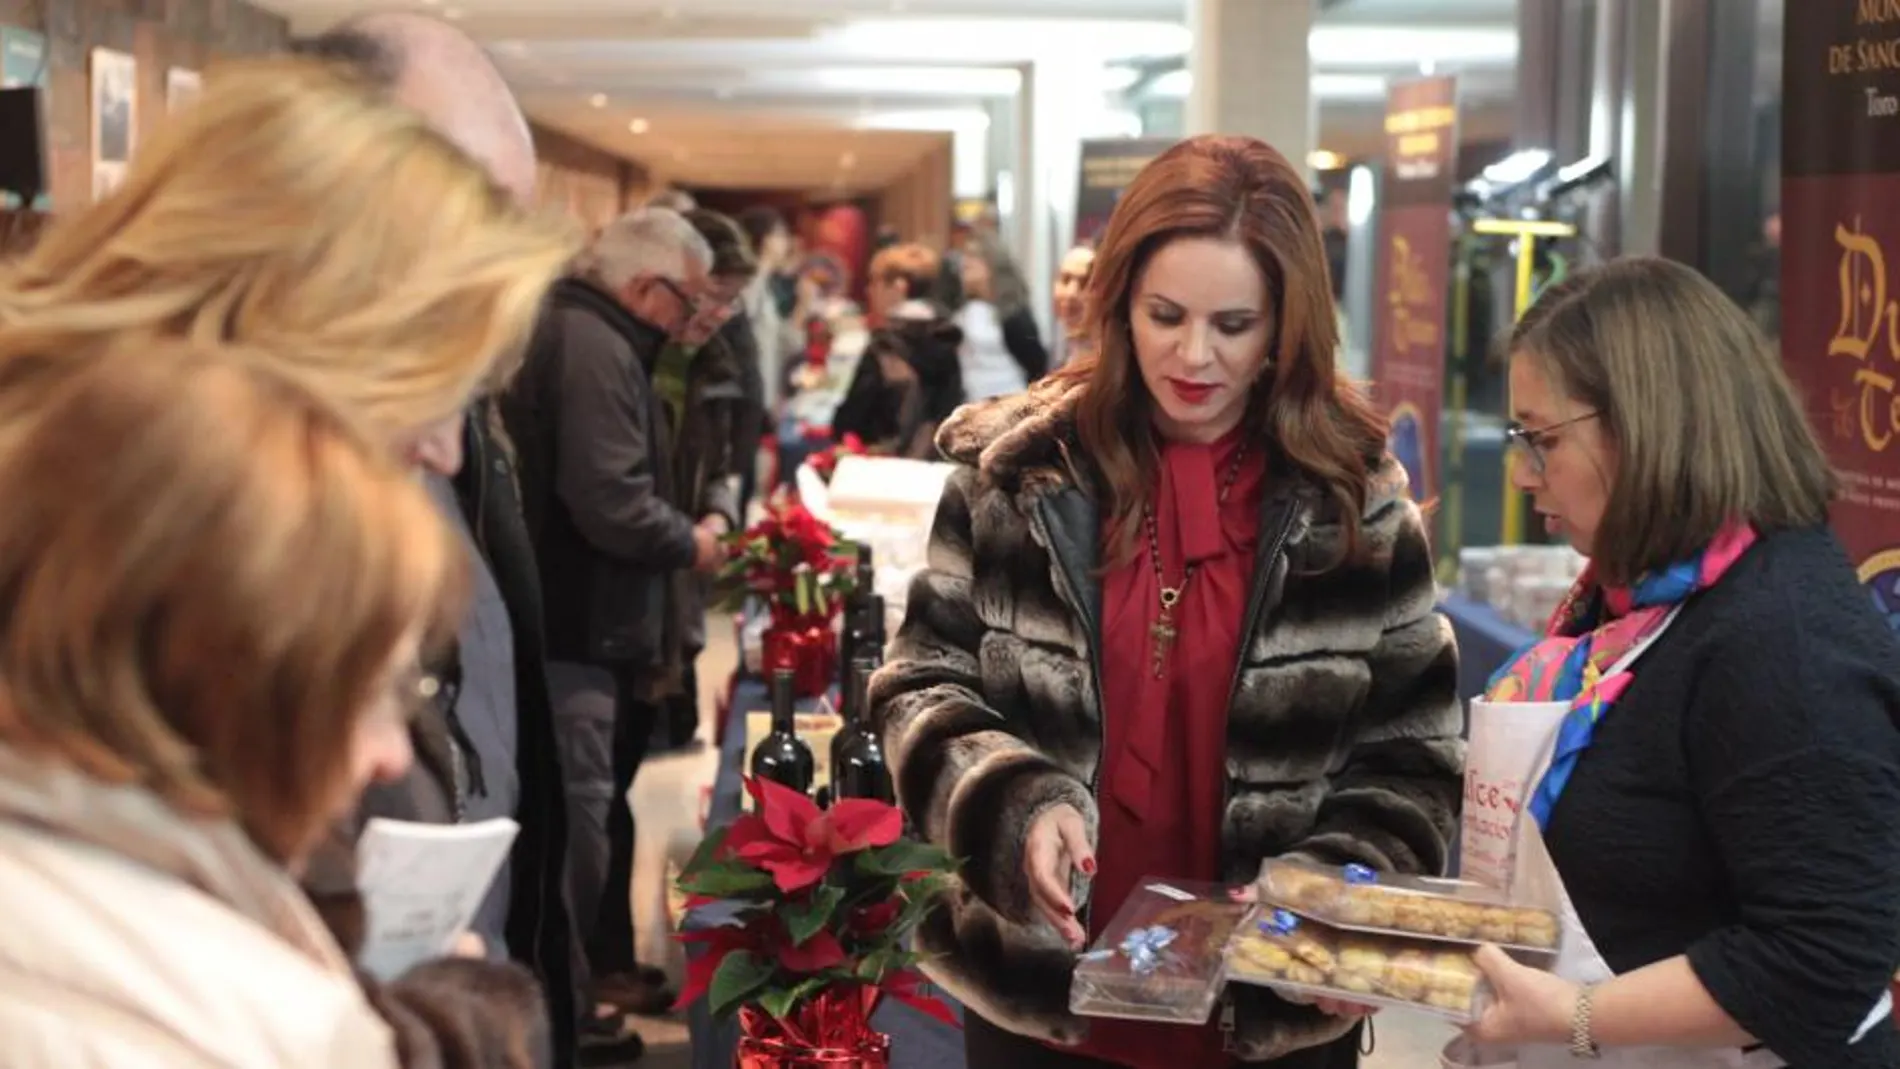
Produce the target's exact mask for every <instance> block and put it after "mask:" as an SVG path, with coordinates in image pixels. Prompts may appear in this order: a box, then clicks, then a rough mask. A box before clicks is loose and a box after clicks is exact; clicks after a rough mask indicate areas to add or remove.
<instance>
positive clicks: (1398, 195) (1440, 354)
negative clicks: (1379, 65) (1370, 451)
mask: <svg viewBox="0 0 1900 1069" xmlns="http://www.w3.org/2000/svg"><path fill="white" fill-rule="evenodd" d="M1385 143H1386V151H1385V180H1384V185H1383V189H1382V190H1381V191H1380V207H1381V212H1380V225H1379V265H1378V283H1377V287H1376V289H1375V290H1374V292H1375V293H1377V294H1378V295H1379V296H1378V298H1377V299H1376V300H1375V301H1374V303H1373V331H1372V334H1373V346H1372V379H1373V394H1374V396H1375V397H1376V398H1377V399H1378V401H1379V403H1380V404H1381V405H1382V406H1383V407H1384V408H1385V410H1386V414H1387V416H1388V417H1389V418H1390V419H1391V421H1392V442H1391V448H1392V453H1393V455H1394V456H1396V457H1398V458H1399V461H1400V462H1401V463H1403V464H1404V465H1405V471H1406V474H1408V475H1410V476H1411V480H1412V496H1413V497H1414V498H1416V499H1417V500H1419V501H1427V500H1430V499H1431V498H1432V497H1433V496H1434V495H1435V494H1437V493H1438V479H1437V469H1438V421H1439V410H1440V408H1441V407H1442V405H1443V401H1444V393H1445V310H1446V305H1447V301H1448V298H1447V295H1446V290H1447V286H1448V284H1449V281H1450V276H1451V197H1452V185H1453V183H1454V182H1455V181H1456V179H1457V170H1458V168H1457V163H1458V83H1457V81H1456V80H1455V79H1453V78H1450V77H1437V78H1421V79H1418V80H1415V81H1407V82H1397V83H1394V84H1393V86H1392V90H1391V92H1390V94H1389V95H1388V96H1387V98H1386V112H1385Z"/></svg>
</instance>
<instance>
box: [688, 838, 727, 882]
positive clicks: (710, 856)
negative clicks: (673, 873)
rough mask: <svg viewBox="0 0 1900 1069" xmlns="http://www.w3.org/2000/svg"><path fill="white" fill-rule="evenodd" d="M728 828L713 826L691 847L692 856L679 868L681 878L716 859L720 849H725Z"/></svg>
mask: <svg viewBox="0 0 1900 1069" xmlns="http://www.w3.org/2000/svg"><path fill="white" fill-rule="evenodd" d="M728 830H729V829H728V828H726V827H724V826H722V827H718V828H714V829H713V830H712V831H710V832H708V833H707V834H706V837H705V838H704V839H701V840H700V841H699V845H698V846H697V847H695V848H694V849H693V856H692V857H690V858H688V859H687V860H686V865H685V867H684V868H682V869H680V876H681V878H682V879H684V878H685V877H687V876H691V875H693V874H694V873H696V872H698V871H699V870H700V869H702V868H705V867H706V866H707V865H710V864H712V863H713V862H714V861H716V860H718V858H719V855H720V851H722V850H724V849H725V846H726V832H727V831H728Z"/></svg>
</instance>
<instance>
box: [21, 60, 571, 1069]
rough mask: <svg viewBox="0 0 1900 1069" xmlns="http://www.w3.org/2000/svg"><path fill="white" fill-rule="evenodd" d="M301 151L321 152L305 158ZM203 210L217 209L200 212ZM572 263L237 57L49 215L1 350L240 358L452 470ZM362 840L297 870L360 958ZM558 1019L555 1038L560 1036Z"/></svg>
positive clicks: (364, 110) (347, 76)
mask: <svg viewBox="0 0 1900 1069" xmlns="http://www.w3.org/2000/svg"><path fill="white" fill-rule="evenodd" d="M312 145H324V146H326V149H325V151H324V152H322V153H318V154H316V155H315V156H313V155H312V153H311V150H310V146H312ZM207 202H215V203H219V204H221V205H224V207H223V208H222V210H220V211H219V212H216V213H206V212H203V211H201V210H199V208H198V206H199V205H202V204H204V203H207ZM571 253H572V246H571V245H570V243H569V240H568V239H567V237H566V236H565V235H563V234H562V233H560V232H559V231H557V230H552V229H549V228H548V227H547V226H546V224H545V223H543V222H542V221H540V220H537V219H534V218H531V217H530V216H529V214H528V213H526V212H525V211H523V209H522V208H521V206H520V205H519V204H518V203H517V202H516V201H515V200H514V199H513V198H511V197H509V196H508V195H507V194H506V193H505V192H503V191H502V190H500V189H499V188H497V187H496V185H495V184H494V182H493V181H492V180H491V178H490V177H489V175H487V174H485V173H483V171H482V170H481V169H480V168H478V167H477V166H476V165H474V164H473V162H472V161H471V159H470V157H469V155H468V154H467V153H465V152H463V151H461V150H460V149H458V148H457V147H456V146H455V145H454V144H451V143H450V142H449V141H448V140H447V139H445V138H444V137H443V136H442V135H441V134H440V133H439V132H438V131H437V130H436V129H434V128H432V127H431V126H430V125H429V124H428V123H427V122H426V121H425V120H424V119H423V118H422V117H421V116H420V115H419V114H417V113H416V112H414V111H412V110H409V109H406V108H401V107H397V106H394V105H393V103H392V102H391V101H390V100H389V99H388V96H387V93H386V92H385V91H384V90H383V89H382V88H381V87H379V86H377V85H375V84H374V83H372V82H370V81H367V80H365V79H363V78H362V77H360V76H359V75H357V74H356V73H355V72H353V71H349V70H346V69H343V68H341V67H339V66H338V65H336V64H334V63H331V62H327V61H325V62H319V61H313V60H309V59H277V60H271V61H265V62H250V63H234V64H230V65H225V66H222V67H221V68H220V69H219V71H218V72H216V73H215V75H214V76H213V77H212V78H211V79H209V80H208V82H207V88H206V93H205V95H204V96H203V98H201V100H200V101H199V102H198V103H197V104H195V105H194V106H193V107H192V108H191V109H190V110H188V111H186V112H184V113H181V114H180V115H179V116H178V117H176V118H175V119H174V120H173V121H172V122H170V123H168V124H166V126H165V128H164V130H163V131H162V132H161V133H160V134H159V135H158V136H156V137H155V138H154V139H153V140H152V141H151V143H149V144H147V145H146V146H144V147H143V148H142V150H141V152H140V154H139V158H138V159H137V160H136V161H135V162H134V163H133V165H132V168H131V170H130V171H129V173H128V175H127V179H126V182H125V184H124V185H122V186H121V187H120V188H119V190H117V191H116V192H115V193H114V194H113V195H112V196H109V197H107V198H106V199H104V200H102V201H100V202H99V203H96V204H94V205H92V206H90V207H87V208H85V209H83V210H80V211H77V212H73V213H68V214H65V215H62V216H61V218H60V219H59V220H58V221H57V222H56V223H55V224H54V225H53V226H52V227H51V228H50V229H49V230H48V231H47V232H46V234H45V235H43V237H42V238H41V240H40V241H39V242H38V243H37V244H36V246H35V247H34V248H33V250H32V251H31V252H30V253H29V254H27V255H25V256H24V257H22V258H21V259H19V260H18V261H17V262H15V263H12V264H9V265H7V266H6V267H5V268H3V269H0V338H5V339H6V340H7V342H8V344H10V345H13V346H17V347H19V348H21V349H26V350H32V351H35V352H39V353H43V354H49V355H56V356H62V357H64V356H72V357H79V356H82V355H83V354H86V353H88V352H90V351H92V350H94V349H96V348H97V347H99V346H100V345H101V344H103V343H104V342H106V341H108V340H110V339H113V338H116V337H118V336H120V335H132V336H136V337H141V338H157V337H167V336H172V337H183V336H189V337H192V338H197V339H205V340H208V341H229V342H232V343H237V344H241V345H242V346H244V348H243V350H242V351H243V352H244V353H246V354H249V355H251V356H254V357H256V358H258V359H270V360H275V361H279V362H282V363H283V364H284V365H285V367H286V368H287V369H288V371H289V372H290V373H293V374H295V375H296V376H298V377H300V378H301V379H303V380H305V381H307V382H308V383H309V384H310V385H311V386H312V387H313V388H316V389H318V390H320V391H321V392H322V393H323V394H324V395H325V396H326V397H329V398H332V399H334V401H335V402H336V403H337V404H338V405H339V406H341V407H343V408H344V409H346V410H347V411H348V412H350V413H351V414H352V415H353V417H355V418H358V419H360V420H362V421H364V422H365V424H366V425H367V426H368V427H369V428H370V430H371V431H372V432H373V433H375V434H376V435H378V436H379V439H380V440H381V441H383V442H384V443H385V444H386V445H387V447H388V448H389V449H390V450H391V451H392V452H393V453H394V454H395V455H396V456H398V457H399V458H401V459H402V461H403V462H404V463H406V464H410V465H413V466H417V467H422V468H427V467H429V466H430V465H432V464H439V463H441V462H442V458H443V457H445V456H448V455H459V448H458V447H457V444H456V442H457V439H456V435H458V434H459V427H460V413H461V411H462V410H463V409H464V408H465V406H466V405H467V404H468V403H469V400H470V398H471V397H472V396H474V395H475V394H477V393H478V392H480V391H482V390H484V389H487V388H489V387H490V386H491V385H492V384H493V383H494V382H495V381H497V380H498V379H499V378H501V377H505V375H506V374H507V373H508V371H509V367H510V360H509V359H508V357H509V355H510V354H513V353H518V352H519V349H520V345H521V341H522V339H523V338H524V337H525V336H526V334H527V332H528V330H529V328H530V326H531V324H532V322H533V317H534V315H535V312H536V310H537V308H538V306H539V302H540V298H541V294H542V292H543V290H544V289H545V287H546V285H547V284H548V282H549V280H551V279H552V278H553V277H554V275H555V273H556V272H557V271H558V270H559V269H560V267H561V265H562V264H563V263H564V262H565V261H566V260H567V259H568V257H569V256H570V255H571ZM444 439H446V440H447V443H446V444H444ZM353 827H354V822H349V826H348V827H344V826H342V825H339V827H338V828H337V829H334V830H335V831H336V833H337V834H335V835H333V836H332V838H331V839H329V840H326V841H325V842H324V843H322V844H320V845H319V847H318V848H317V849H316V850H315V851H313V853H312V854H311V856H310V858H309V864H308V865H306V866H305V869H304V873H303V875H304V879H305V886H306V890H307V891H309V892H311V894H312V897H313V899H314V900H315V901H316V902H317V903H318V905H319V906H320V908H321V909H322V911H323V914H324V917H325V919H326V921H328V922H330V923H331V924H332V925H333V926H334V929H335V930H336V932H337V935H338V938H339V940H340V941H341V942H342V943H343V944H344V946H345V949H346V950H349V951H351V952H352V953H353V952H354V949H355V947H356V945H357V944H358V943H359V942H360V940H361V936H362V915H361V914H362V911H361V903H360V900H359V899H358V898H357V895H356V889H355V878H354V865H353V842H354V836H353V831H352V829H353ZM557 919H558V915H557ZM537 964H538V963H537ZM560 968H561V970H562V971H558V972H549V973H547V974H545V975H544V976H543V977H542V978H543V980H544V981H545V982H546V987H547V990H548V992H549V998H550V1000H554V999H557V998H558V997H559V992H562V991H564V990H566V986H565V982H564V978H565V968H566V966H565V964H563V965H561V966H560ZM391 1012H392V1013H393V1012H396V1011H395V1010H394V1009H392V1010H391ZM417 1019H418V1020H428V1021H432V1022H449V1021H453V1020H455V1017H454V1016H453V1015H451V1014H444V1013H441V1012H437V1011H429V1012H428V1013H425V1014H423V1015H421V1016H420V1017H418V1018H417ZM561 1019H562V1018H561V1016H560V1015H559V1014H558V1013H557V1014H556V1015H555V1016H554V1018H553V1020H554V1021H555V1022H556V1023H557V1025H556V1040H557V1043H558V1042H559V1035H560V1034H561V1033H562V1032H564V1031H570V1030H569V1029H563V1028H561V1027H559V1022H560V1021H561ZM453 1045H455V1046H458V1047H461V1046H466V1045H467V1044H466V1041H464V1040H455V1041H453Z"/></svg>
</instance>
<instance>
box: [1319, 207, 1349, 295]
mask: <svg viewBox="0 0 1900 1069" xmlns="http://www.w3.org/2000/svg"><path fill="white" fill-rule="evenodd" d="M1346 200H1347V197H1346V190H1344V189H1343V188H1340V187H1338V186H1334V187H1333V188H1331V189H1328V190H1326V191H1324V192H1323V193H1321V194H1320V195H1319V219H1320V236H1321V237H1322V238H1324V239H1325V241H1326V274H1327V276H1328V277H1330V278H1331V279H1332V280H1333V300H1335V301H1342V300H1344V299H1345V294H1346V256H1347V252H1348V250H1349V249H1350V247H1351V239H1350V231H1349V229H1348V228H1349V223H1350V220H1349V216H1348V214H1347V211H1346Z"/></svg>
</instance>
